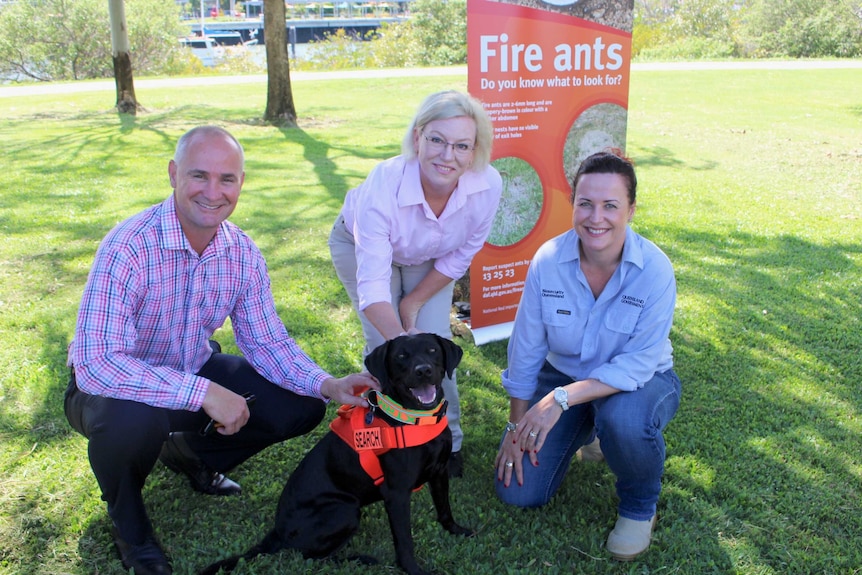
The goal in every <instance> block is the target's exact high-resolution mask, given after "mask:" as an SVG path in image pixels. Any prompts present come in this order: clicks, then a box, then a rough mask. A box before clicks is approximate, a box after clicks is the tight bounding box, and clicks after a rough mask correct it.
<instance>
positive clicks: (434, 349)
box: [428, 347, 437, 353]
mask: <svg viewBox="0 0 862 575" xmlns="http://www.w3.org/2000/svg"><path fill="white" fill-rule="evenodd" d="M428 353H437V348H436V347H429V348H428Z"/></svg>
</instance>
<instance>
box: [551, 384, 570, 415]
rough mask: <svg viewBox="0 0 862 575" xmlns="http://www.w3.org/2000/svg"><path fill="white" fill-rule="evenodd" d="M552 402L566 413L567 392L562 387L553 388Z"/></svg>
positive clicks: (567, 405) (567, 403)
mask: <svg viewBox="0 0 862 575" xmlns="http://www.w3.org/2000/svg"><path fill="white" fill-rule="evenodd" d="M554 401H556V402H557V403H559V404H560V409H562V410H563V411H566V410H567V409H569V392H568V391H566V390H565V389H563V388H562V387H557V388H555V389H554Z"/></svg>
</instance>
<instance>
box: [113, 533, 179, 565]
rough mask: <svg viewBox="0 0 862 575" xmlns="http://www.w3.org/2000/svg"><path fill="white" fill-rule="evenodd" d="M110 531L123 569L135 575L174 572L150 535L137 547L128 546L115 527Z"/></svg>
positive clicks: (157, 543)
mask: <svg viewBox="0 0 862 575" xmlns="http://www.w3.org/2000/svg"><path fill="white" fill-rule="evenodd" d="M112 531H113V535H114V545H116V546H117V551H118V552H119V553H120V561H122V562H123V567H125V568H126V569H133V570H134V572H135V575H171V574H172V573H173V572H174V570H173V568H171V562H170V561H169V560H168V558H167V556H166V555H165V552H164V551H162V548H161V546H159V542H158V541H156V538H155V537H153V536H152V535H149V536H147V538H146V539H144V542H143V543H141V544H139V545H130V544H128V543H126V541H124V540H123V538H122V537H120V533H119V532H118V531H117V527H116V526H114V527H113V530H112Z"/></svg>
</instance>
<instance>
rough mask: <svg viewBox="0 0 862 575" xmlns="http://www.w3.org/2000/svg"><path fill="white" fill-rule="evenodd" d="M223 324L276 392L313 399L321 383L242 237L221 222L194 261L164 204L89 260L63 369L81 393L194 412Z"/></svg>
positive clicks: (111, 237) (257, 256) (121, 229)
mask: <svg viewBox="0 0 862 575" xmlns="http://www.w3.org/2000/svg"><path fill="white" fill-rule="evenodd" d="M228 317H230V319H231V324H232V326H233V330H234V334H235V336H236V343H237V346H238V347H239V349H240V350H241V351H242V353H243V355H244V356H245V358H246V359H247V360H248V361H249V362H250V363H251V365H252V366H254V368H255V369H256V370H257V371H258V372H259V373H260V374H261V375H262V376H264V377H265V378H267V379H268V380H269V381H272V382H273V383H276V384H277V385H279V386H281V387H284V388H286V389H289V390H291V391H294V392H296V393H299V394H301V395H308V396H314V397H322V395H321V393H320V386H321V384H322V383H323V381H324V380H325V379H327V378H329V377H331V376H330V375H329V374H328V373H326V372H324V371H323V370H322V369H321V368H320V367H319V366H318V365H317V364H316V363H314V362H313V361H312V360H311V358H309V357H308V356H307V355H306V354H305V353H304V352H303V351H302V350H301V349H300V348H299V346H298V345H297V344H296V342H295V341H294V340H293V339H292V338H291V337H290V336H289V335H288V333H287V330H286V329H285V327H284V324H283V323H282V322H281V320H280V319H279V317H278V314H277V312H276V309H275V302H274V300H273V296H272V290H271V286H270V279H269V274H268V272H267V268H266V262H265V261H264V259H263V255H262V254H261V253H260V250H259V249H258V248H257V246H256V245H255V244H254V242H253V241H252V240H251V238H249V237H248V236H247V235H246V234H245V233H244V232H243V231H242V230H240V229H239V228H238V227H237V226H235V225H234V224H232V223H230V222H227V221H226V222H223V223H222V224H221V227H220V228H219V230H218V233H217V234H216V236H215V238H214V239H213V241H212V242H210V244H209V245H208V246H207V248H206V249H205V250H204V252H203V254H202V255H200V256H198V254H197V253H196V252H195V251H194V250H193V249H192V248H191V247H190V246H189V244H188V242H187V241H186V238H185V236H184V235H183V231H182V229H181V227H180V223H179V220H178V219H177V216H176V212H175V210H174V199H173V196H171V197H170V198H168V199H167V200H165V201H164V202H162V203H161V204H158V205H155V206H152V207H151V208H149V209H147V210H145V211H143V212H141V213H140V214H138V215H136V216H133V217H131V218H130V219H128V220H126V221H124V222H122V223H121V224H119V225H118V226H117V227H115V228H114V229H113V230H111V232H110V233H108V235H107V236H106V237H105V239H104V240H103V241H102V243H101V245H100V246H99V249H98V251H97V252H96V257H95V260H94V262H93V267H92V269H91V270H90V275H89V278H88V280H87V284H86V286H85V288H84V295H83V298H82V301H81V307H80V309H79V311H78V322H77V326H76V329H75V336H74V339H73V341H72V343H71V345H70V346H69V364H70V365H74V367H75V374H76V377H77V382H78V387H79V388H80V389H81V390H82V391H84V392H86V393H89V394H93V395H101V396H106V397H113V398H116V399H126V400H133V401H138V402H142V403H146V404H149V405H153V406H156V407H164V408H168V409H185V410H190V411H197V410H198V409H200V407H201V404H202V403H203V399H204V396H205V395H206V391H207V388H208V386H209V381H208V380H207V379H204V378H202V377H199V376H196V375H195V373H197V372H198V371H199V370H200V369H201V367H202V366H203V365H204V363H206V362H207V360H208V359H209V358H210V355H211V353H212V351H211V349H210V347H209V343H208V340H209V338H210V336H211V335H212V334H213V332H214V331H215V330H216V329H218V328H219V327H221V326H222V324H224V322H225V319H226V318H228Z"/></svg>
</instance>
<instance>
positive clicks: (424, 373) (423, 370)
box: [413, 363, 434, 377]
mask: <svg viewBox="0 0 862 575" xmlns="http://www.w3.org/2000/svg"><path fill="white" fill-rule="evenodd" d="M413 373H415V374H416V377H431V376H432V375H433V374H434V370H433V369H432V368H431V364H430V363H423V364H420V365H417V366H416V367H415V368H414V370H413Z"/></svg>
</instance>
